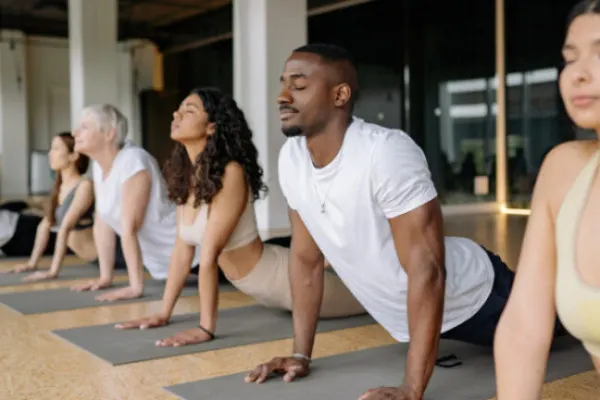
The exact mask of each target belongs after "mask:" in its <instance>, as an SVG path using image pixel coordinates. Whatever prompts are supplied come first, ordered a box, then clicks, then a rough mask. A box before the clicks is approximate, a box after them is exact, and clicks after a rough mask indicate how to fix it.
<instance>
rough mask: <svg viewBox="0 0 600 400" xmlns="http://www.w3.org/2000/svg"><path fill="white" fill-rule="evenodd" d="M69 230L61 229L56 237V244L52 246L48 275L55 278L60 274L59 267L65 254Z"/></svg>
mask: <svg viewBox="0 0 600 400" xmlns="http://www.w3.org/2000/svg"><path fill="white" fill-rule="evenodd" d="M70 232H71V231H70V229H68V228H61V229H60V231H59V232H58V235H56V244H55V245H54V255H53V257H52V264H51V266H50V273H51V274H53V275H54V276H57V275H58V273H59V272H60V267H61V265H62V262H63V260H64V258H65V255H66V254H67V241H68V238H69V233H70Z"/></svg>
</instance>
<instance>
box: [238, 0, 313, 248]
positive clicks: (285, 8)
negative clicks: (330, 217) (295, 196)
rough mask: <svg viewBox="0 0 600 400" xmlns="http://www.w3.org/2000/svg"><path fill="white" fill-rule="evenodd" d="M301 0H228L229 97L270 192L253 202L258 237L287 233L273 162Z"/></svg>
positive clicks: (298, 36)
mask: <svg viewBox="0 0 600 400" xmlns="http://www.w3.org/2000/svg"><path fill="white" fill-rule="evenodd" d="M306 11H307V10H306V0H286V1H282V0H233V66H234V67H233V70H234V75H233V86H234V97H235V99H236V101H237V102H238V104H239V106H240V107H241V108H242V110H243V111H244V113H245V115H246V118H247V119H248V122H249V124H250V127H251V129H252V131H253V133H254V141H255V143H256V146H257V148H258V152H259V158H260V164H261V166H262V167H263V169H264V178H265V182H266V183H267V185H268V186H269V194H268V196H267V197H266V198H265V200H261V201H259V202H257V204H256V213H257V222H258V227H259V230H260V231H261V234H262V235H263V238H266V237H269V236H275V235H281V234H287V233H289V219H288V216H287V205H286V202H285V199H284V197H283V195H282V193H281V189H280V187H279V180H278V174H277V158H278V156H279V150H280V149H281V146H282V145H283V143H284V136H283V134H282V133H281V127H280V121H279V111H278V108H277V97H278V95H279V91H280V86H279V76H280V75H281V72H282V71H283V66H284V63H285V60H286V58H287V57H288V56H289V55H290V53H291V52H292V50H293V49H294V48H296V47H298V46H301V45H304V44H305V43H306V40H307V21H306V19H307V12H306Z"/></svg>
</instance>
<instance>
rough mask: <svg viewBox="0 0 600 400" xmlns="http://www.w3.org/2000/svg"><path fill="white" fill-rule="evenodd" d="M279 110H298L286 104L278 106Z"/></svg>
mask: <svg viewBox="0 0 600 400" xmlns="http://www.w3.org/2000/svg"><path fill="white" fill-rule="evenodd" d="M281 111H290V112H295V113H297V112H298V110H296V109H295V108H292V107H290V106H286V105H282V106H279V112H281Z"/></svg>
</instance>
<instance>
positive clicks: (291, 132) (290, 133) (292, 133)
mask: <svg viewBox="0 0 600 400" xmlns="http://www.w3.org/2000/svg"><path fill="white" fill-rule="evenodd" d="M281 132H283V135H284V136H285V137H288V138H292V137H297V136H302V135H304V131H303V130H302V128H300V127H299V126H298V125H292V126H284V127H282V128H281Z"/></svg>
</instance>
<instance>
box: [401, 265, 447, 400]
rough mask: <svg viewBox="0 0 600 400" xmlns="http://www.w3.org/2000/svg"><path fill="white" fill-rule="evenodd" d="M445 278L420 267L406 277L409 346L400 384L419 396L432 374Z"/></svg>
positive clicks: (436, 270)
mask: <svg viewBox="0 0 600 400" xmlns="http://www.w3.org/2000/svg"><path fill="white" fill-rule="evenodd" d="M444 293H445V279H444V274H443V270H442V269H440V268H436V267H434V268H421V269H419V270H418V272H416V273H413V274H412V276H410V277H409V284H408V318H409V331H410V345H409V349H408V354H407V360H406V371H405V374H404V382H403V384H404V385H405V386H407V387H409V388H411V389H412V390H413V391H414V392H415V393H417V394H418V396H422V395H423V393H424V392H425V388H426V387H427V384H428V382H429V379H430V378H431V375H432V373H433V368H434V366H435V360H436V358H437V349H438V343H439V339H440V332H441V326H442V317H443V308H444Z"/></svg>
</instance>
